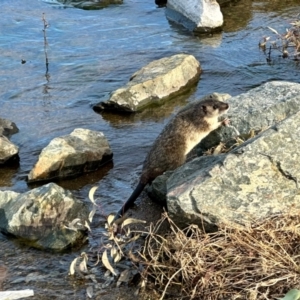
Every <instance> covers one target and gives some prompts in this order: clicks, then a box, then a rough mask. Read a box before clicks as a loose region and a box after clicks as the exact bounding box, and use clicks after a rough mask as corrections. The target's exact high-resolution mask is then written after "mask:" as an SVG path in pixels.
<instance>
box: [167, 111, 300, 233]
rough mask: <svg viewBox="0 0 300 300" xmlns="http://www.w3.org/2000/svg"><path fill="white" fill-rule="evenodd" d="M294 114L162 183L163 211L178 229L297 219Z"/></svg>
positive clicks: (299, 153)
mask: <svg viewBox="0 0 300 300" xmlns="http://www.w3.org/2000/svg"><path fill="white" fill-rule="evenodd" d="M299 137H300V112H298V113H296V114H294V115H292V116H291V117H289V118H287V119H285V120H284V121H282V122H281V123H279V124H278V125H274V126H272V127H271V128H270V129H268V130H266V131H265V132H263V133H261V134H260V135H258V136H257V137H255V138H253V139H250V140H248V141H247V142H246V143H244V144H242V145H241V146H239V147H238V148H236V149H234V150H233V151H231V152H230V153H228V154H227V155H220V156H209V157H201V158H197V159H195V160H193V161H191V162H189V163H187V164H185V165H184V166H182V167H181V168H179V169H177V170H176V171H175V172H174V173H173V174H172V175H171V177H170V178H169V179H168V181H167V206H168V211H169V214H170V216H171V218H172V219H173V220H174V221H175V222H176V223H178V224H179V225H186V224H188V223H196V224H199V225H202V224H204V225H205V227H206V229H207V230H214V229H215V228H216V227H217V226H218V224H220V222H223V223H227V224H231V223H235V224H241V225H251V224H252V223H253V222H256V221H261V220H263V219H264V218H267V217H270V216H272V215H274V214H279V213H286V212H289V213H291V214H293V213H295V214H299V209H300V193H299V191H300V186H299V182H300V168H299V161H300V139H299Z"/></svg>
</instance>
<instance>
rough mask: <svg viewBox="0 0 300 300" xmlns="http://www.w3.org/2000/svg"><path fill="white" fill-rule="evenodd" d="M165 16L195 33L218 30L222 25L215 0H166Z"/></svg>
mask: <svg viewBox="0 0 300 300" xmlns="http://www.w3.org/2000/svg"><path fill="white" fill-rule="evenodd" d="M166 16H167V18H168V19H171V20H172V21H174V22H176V23H179V24H182V25H184V26H185V27H187V28H188V29H190V30H192V31H194V32H196V33H211V32H215V31H220V30H221V26H222V25H223V15H222V13H221V9H220V6H219V4H218V2H217V1H216V0H185V1H181V0H168V2H167V10H166Z"/></svg>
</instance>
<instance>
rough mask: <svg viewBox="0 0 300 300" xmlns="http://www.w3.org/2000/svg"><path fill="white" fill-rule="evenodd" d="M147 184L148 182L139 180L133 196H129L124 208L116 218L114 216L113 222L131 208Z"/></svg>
mask: <svg viewBox="0 0 300 300" xmlns="http://www.w3.org/2000/svg"><path fill="white" fill-rule="evenodd" d="M145 186H146V184H144V183H141V182H139V184H138V185H137V187H136V188H135V190H134V191H133V192H132V194H131V196H130V197H129V198H128V200H127V201H126V202H125V204H124V205H123V206H122V208H121V209H120V210H119V211H118V213H117V214H116V215H115V218H114V220H113V222H114V221H116V220H118V219H119V218H121V217H122V216H123V215H124V214H125V212H126V211H127V210H128V209H129V208H130V206H132V205H133V203H134V202H135V200H136V199H137V198H138V196H139V195H140V194H141V192H142V191H143V189H144V188H145Z"/></svg>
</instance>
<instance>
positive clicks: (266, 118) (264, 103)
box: [199, 81, 300, 151]
mask: <svg viewBox="0 0 300 300" xmlns="http://www.w3.org/2000/svg"><path fill="white" fill-rule="evenodd" d="M227 101H228V103H229V104H230V109H229V112H228V117H229V118H230V121H231V124H232V125H233V126H234V127H235V128H236V129H237V130H238V132H239V133H240V134H241V135H245V134H248V133H249V131H250V130H255V131H260V130H266V129H267V128H268V127H270V126H272V125H274V124H276V123H277V122H279V121H281V120H283V119H284V118H286V117H288V116H291V115H292V114H294V113H296V112H298V111H299V110H300V109H299V108H300V84H299V83H293V82H286V81H270V82H267V83H265V84H262V85H261V86H259V87H257V88H254V89H251V90H250V91H248V92H246V93H243V94H240V95H238V96H235V97H232V98H230V99H228V100H227ZM236 135H237V134H236V131H235V130H234V129H233V128H232V127H225V126H222V127H221V128H220V129H218V130H216V131H215V132H213V133H211V134H210V135H209V136H208V137H207V138H205V139H204V140H203V141H202V142H201V144H200V145H199V147H200V148H201V149H202V150H204V151H205V150H207V149H209V148H211V147H213V146H216V145H218V144H219V143H220V142H226V141H228V140H229V139H230V138H232V137H235V136H236Z"/></svg>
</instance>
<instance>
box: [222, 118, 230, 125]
mask: <svg viewBox="0 0 300 300" xmlns="http://www.w3.org/2000/svg"><path fill="white" fill-rule="evenodd" d="M222 125H223V126H228V125H230V120H229V119H228V118H225V119H224V120H223V121H222Z"/></svg>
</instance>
